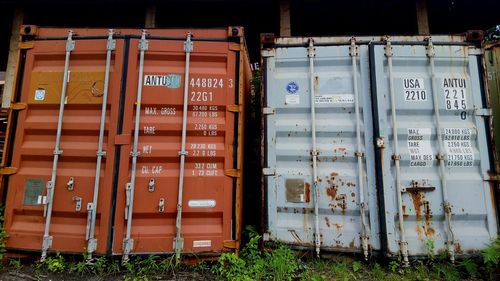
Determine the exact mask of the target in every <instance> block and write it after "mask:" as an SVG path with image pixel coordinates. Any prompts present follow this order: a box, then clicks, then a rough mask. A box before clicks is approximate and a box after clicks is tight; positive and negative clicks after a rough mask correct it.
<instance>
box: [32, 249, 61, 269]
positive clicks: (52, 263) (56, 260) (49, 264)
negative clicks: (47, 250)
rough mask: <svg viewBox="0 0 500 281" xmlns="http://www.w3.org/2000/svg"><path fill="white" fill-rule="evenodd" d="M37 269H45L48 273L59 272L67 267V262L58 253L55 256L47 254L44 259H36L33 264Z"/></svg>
mask: <svg viewBox="0 0 500 281" xmlns="http://www.w3.org/2000/svg"><path fill="white" fill-rule="evenodd" d="M35 268H36V269H37V270H46V271H48V272H50V273H60V272H64V271H65V270H66V269H68V264H67V263H66V260H65V259H64V257H63V256H61V254H60V253H56V255H55V256H48V257H47V258H46V259H45V260H44V261H38V262H37V263H36V264H35Z"/></svg>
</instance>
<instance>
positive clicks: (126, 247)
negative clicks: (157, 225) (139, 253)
mask: <svg viewBox="0 0 500 281" xmlns="http://www.w3.org/2000/svg"><path fill="white" fill-rule="evenodd" d="M132 249H134V239H132V238H130V239H123V253H124V254H126V255H128V254H129V253H130V252H132ZM124 261H128V258H127V260H124Z"/></svg>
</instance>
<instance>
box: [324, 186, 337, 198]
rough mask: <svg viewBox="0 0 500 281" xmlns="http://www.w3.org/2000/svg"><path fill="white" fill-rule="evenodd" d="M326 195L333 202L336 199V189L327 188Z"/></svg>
mask: <svg viewBox="0 0 500 281" xmlns="http://www.w3.org/2000/svg"><path fill="white" fill-rule="evenodd" d="M326 194H327V195H328V196H329V197H330V198H331V199H332V200H335V198H336V197H337V188H336V187H329V188H327V189H326Z"/></svg>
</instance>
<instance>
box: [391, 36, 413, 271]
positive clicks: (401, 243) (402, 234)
mask: <svg viewBox="0 0 500 281" xmlns="http://www.w3.org/2000/svg"><path fill="white" fill-rule="evenodd" d="M385 41H386V45H385V56H386V57H387V65H388V67H389V92H390V96H391V117H392V137H393V144H394V154H393V155H392V159H393V160H394V164H395V166H396V194H397V199H398V220H399V235H400V240H399V248H400V251H401V255H402V256H403V266H404V267H408V266H409V265H410V263H409V261H408V242H407V241H406V233H405V227H404V217H403V199H402V192H403V191H402V189H403V187H402V186H401V168H400V163H399V161H400V160H401V155H399V147H398V144H399V142H398V123H397V118H396V97H395V93H394V77H393V71H392V56H393V53H392V45H391V40H390V38H389V37H387V38H386V39H385Z"/></svg>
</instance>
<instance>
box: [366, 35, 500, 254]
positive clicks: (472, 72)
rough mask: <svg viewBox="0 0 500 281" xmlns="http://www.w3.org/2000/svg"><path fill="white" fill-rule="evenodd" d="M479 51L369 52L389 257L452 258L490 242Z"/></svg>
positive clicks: (455, 45)
mask: <svg viewBox="0 0 500 281" xmlns="http://www.w3.org/2000/svg"><path fill="white" fill-rule="evenodd" d="M433 41H434V43H433ZM412 42H414V43H412ZM481 54H482V52H481V49H479V48H477V47H474V46H473V45H471V44H468V43H466V42H464V41H456V40H446V41H439V40H438V39H435V40H432V41H431V40H425V41H424V40H418V39H413V40H406V42H401V41H398V40H396V39H394V40H392V44H391V41H387V42H384V43H381V44H378V45H372V46H371V49H370V56H371V60H372V82H373V84H374V87H373V88H372V93H373V100H374V102H375V105H374V108H376V110H375V116H376V117H375V135H376V138H377V139H376V143H377V148H378V152H379V156H380V157H379V163H378V169H377V171H378V173H379V174H378V175H379V180H380V182H379V184H380V187H379V188H380V189H382V190H383V193H381V194H383V198H382V199H383V202H384V204H383V205H382V206H381V207H382V208H383V209H382V211H381V214H383V216H382V221H383V222H382V224H383V228H384V229H385V232H384V240H385V241H387V247H388V248H387V252H388V254H389V255H393V256H396V255H400V254H401V256H402V257H403V258H404V259H406V257H407V256H425V255H428V254H429V252H431V253H433V254H438V253H442V252H446V253H448V255H449V257H450V258H451V259H453V258H454V256H458V255H460V256H462V255H470V254H477V253H479V252H480V251H481V250H482V249H484V248H485V247H486V246H487V245H488V243H490V242H491V241H492V240H494V239H495V238H496V237H497V231H498V229H497V218H496V211H495V204H494V186H493V182H492V181H491V180H492V179H491V178H490V174H494V169H493V166H492V163H493V161H492V159H493V158H492V157H493V156H492V154H491V144H490V142H489V131H490V127H489V117H488V116H489V115H490V110H489V109H487V96H486V92H485V89H484V84H483V83H484V81H483V77H482V73H483V68H482V55H481Z"/></svg>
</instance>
